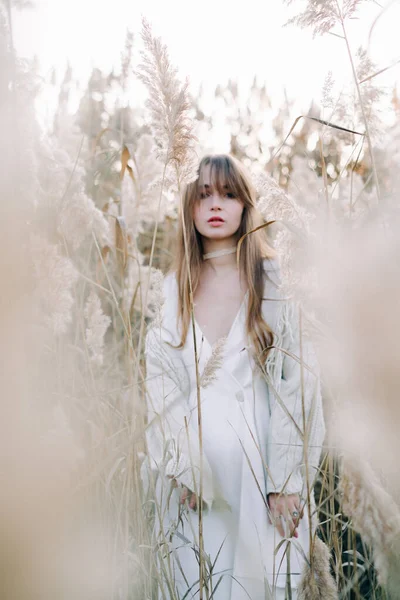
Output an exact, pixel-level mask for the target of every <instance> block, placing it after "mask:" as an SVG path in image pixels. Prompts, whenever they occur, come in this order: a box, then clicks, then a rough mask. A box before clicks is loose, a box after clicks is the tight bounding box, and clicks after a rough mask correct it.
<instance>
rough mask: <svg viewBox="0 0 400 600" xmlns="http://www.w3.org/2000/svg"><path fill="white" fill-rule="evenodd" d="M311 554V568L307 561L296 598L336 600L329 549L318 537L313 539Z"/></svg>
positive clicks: (304, 599)
mask: <svg viewBox="0 0 400 600" xmlns="http://www.w3.org/2000/svg"><path fill="white" fill-rule="evenodd" d="M312 554H313V557H312V568H311V565H310V564H309V563H307V565H306V567H305V568H304V570H303V574H302V578H301V581H300V584H299V587H298V590H297V598H298V600H337V599H338V592H337V588H336V584H335V580H334V579H333V577H332V575H331V572H330V567H329V550H328V548H327V546H326V545H325V544H324V542H323V541H322V540H321V539H320V538H318V537H315V538H314V540H313V544H312Z"/></svg>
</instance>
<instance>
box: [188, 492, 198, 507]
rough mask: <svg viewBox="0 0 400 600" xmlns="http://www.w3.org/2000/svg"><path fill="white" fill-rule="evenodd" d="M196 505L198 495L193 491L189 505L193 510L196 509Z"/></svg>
mask: <svg viewBox="0 0 400 600" xmlns="http://www.w3.org/2000/svg"><path fill="white" fill-rule="evenodd" d="M196 505H197V497H196V494H194V493H193V494H192V496H191V498H190V501H189V506H190V508H192V509H193V510H196Z"/></svg>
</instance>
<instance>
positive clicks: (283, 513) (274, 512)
mask: <svg viewBox="0 0 400 600" xmlns="http://www.w3.org/2000/svg"><path fill="white" fill-rule="evenodd" d="M268 506H269V508H270V511H271V514H269V515H268V518H269V522H270V523H272V524H273V525H275V527H276V528H277V530H278V531H279V533H280V534H281V536H282V537H285V535H287V532H286V533H285V531H284V528H283V524H282V518H283V520H284V521H285V523H286V526H287V527H288V528H289V535H290V536H292V535H293V536H294V537H296V538H297V537H299V534H298V532H297V527H298V524H299V521H300V519H301V518H302V517H303V508H302V506H301V503H300V496H299V495H298V494H268Z"/></svg>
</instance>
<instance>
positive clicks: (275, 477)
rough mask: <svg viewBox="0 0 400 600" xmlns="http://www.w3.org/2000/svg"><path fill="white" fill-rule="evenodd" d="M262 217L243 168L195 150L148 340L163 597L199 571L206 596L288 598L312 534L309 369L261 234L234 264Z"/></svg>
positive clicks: (312, 378) (318, 425)
mask: <svg viewBox="0 0 400 600" xmlns="http://www.w3.org/2000/svg"><path fill="white" fill-rule="evenodd" d="M261 223H262V219H261V216H260V215H259V213H258V212H257V209H256V206H255V192H254V190H253V187H252V185H251V182H250V180H249V177H248V176H247V174H246V172H245V170H244V168H243V167H242V165H241V164H240V163H238V162H237V161H236V160H235V159H233V158H232V157H230V156H228V155H213V156H206V157H205V158H203V159H202V161H201V162H200V165H199V171H198V178H197V180H196V181H194V182H193V183H191V184H190V185H189V186H188V187H187V189H186V192H185V196H184V202H183V210H182V214H181V216H180V229H179V236H178V250H177V261H176V266H175V267H174V268H173V269H172V271H171V272H170V273H169V274H168V275H167V276H166V278H165V282H164V295H165V304H164V308H163V320H162V324H161V326H159V325H158V326H154V327H153V328H151V329H150V330H149V331H148V334H147V338H146V368H147V378H146V382H147V383H146V388H147V398H148V406H149V414H148V419H149V420H148V428H147V433H148V435H147V442H148V455H149V464H150V466H151V473H150V479H149V481H150V489H151V490H152V492H153V494H154V496H153V497H154V498H155V511H154V518H155V528H154V535H155V537H156V540H155V541H156V543H157V548H158V552H159V571H160V573H159V578H158V581H159V597H160V598H168V599H169V598H177V599H178V598H179V599H180V600H182V599H183V598H199V588H200V581H199V577H200V573H201V580H202V586H203V598H212V599H213V600H228V599H231V600H242V599H243V600H244V599H249V598H251V599H252V600H264V599H266V598H276V599H279V600H280V599H284V598H285V597H286V596H285V594H286V595H287V594H288V592H289V588H290V591H291V597H292V598H296V587H297V585H298V582H299V579H300V577H301V571H302V568H303V565H304V562H305V557H306V556H307V554H308V548H309V542H310V539H311V536H312V535H313V533H314V529H315V523H310V517H311V515H312V514H313V506H314V504H313V492H312V486H313V480H314V477H315V475H316V471H317V468H318V461H319V458H320V452H321V446H322V441H323V438H324V433H325V429H324V422H323V417H322V408H321V395H320V386H319V379H318V372H317V365H316V362H315V358H314V354H313V352H312V348H311V345H310V343H309V342H308V341H307V340H306V339H305V337H304V335H303V333H302V331H301V327H300V326H299V310H298V307H297V306H296V304H295V303H294V302H292V301H291V300H290V299H288V298H286V297H284V296H283V295H282V292H281V291H280V279H279V265H278V262H277V260H276V258H274V252H273V250H272V249H271V248H270V247H269V246H268V244H267V243H266V235H265V230H264V229H261V230H259V231H257V232H254V233H251V234H249V235H247V236H245V237H244V238H243V241H242V245H241V248H240V253H239V263H238V266H237V244H238V241H239V239H240V238H242V236H244V235H245V234H246V233H249V232H250V231H252V230H253V229H255V228H256V227H257V226H258V225H260V224H261ZM191 297H193V301H194V318H192V314H191V306H192V303H191ZM199 405H200V406H199ZM199 409H200V410H199ZM200 413H201V414H200ZM200 488H201V489H200ZM200 491H201V492H202V494H201V495H202V506H201V507H200V505H199V494H200ZM200 508H202V524H201V525H202V526H201V527H200V528H199V509H200ZM312 520H313V519H312ZM199 529H202V531H201V537H199ZM201 557H202V560H201V562H202V565H201V570H200V569H199V562H200V558H201ZM287 597H289V596H287Z"/></svg>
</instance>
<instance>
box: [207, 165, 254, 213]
mask: <svg viewBox="0 0 400 600" xmlns="http://www.w3.org/2000/svg"><path fill="white" fill-rule="evenodd" d="M207 166H209V167H210V168H209V177H207V178H206V177H205V167H207ZM206 186H210V187H211V189H213V190H216V191H217V192H218V194H219V195H220V196H224V195H225V194H226V193H231V194H232V195H233V196H234V197H235V198H238V199H240V200H242V201H243V202H244V204H248V203H249V202H250V199H249V195H250V190H249V188H248V186H247V184H246V180H245V178H244V177H243V174H242V173H241V171H240V168H239V167H238V165H237V164H235V162H234V161H233V160H232V159H231V158H230V157H229V156H225V155H213V156H205V157H204V158H203V160H202V161H201V163H200V166H199V178H198V181H197V193H198V197H200V195H201V194H203V193H205V192H206V190H207V189H209V188H207V187H206Z"/></svg>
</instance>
